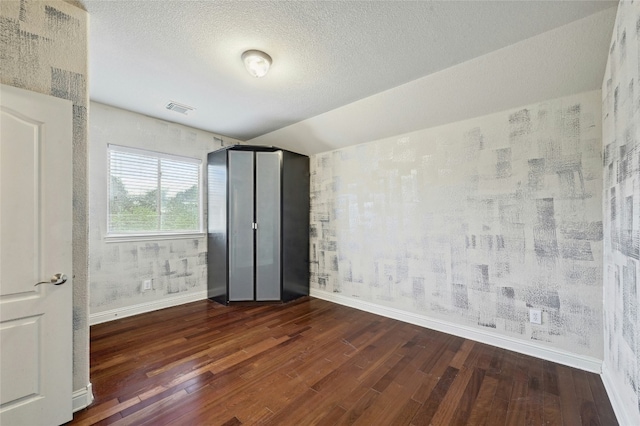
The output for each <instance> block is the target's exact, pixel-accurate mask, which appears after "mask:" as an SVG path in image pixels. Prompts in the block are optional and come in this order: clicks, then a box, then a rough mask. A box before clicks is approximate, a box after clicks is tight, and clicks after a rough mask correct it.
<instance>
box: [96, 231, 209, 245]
mask: <svg viewBox="0 0 640 426" xmlns="http://www.w3.org/2000/svg"><path fill="white" fill-rule="evenodd" d="M206 236H207V233H206V232H189V233H176V234H153V235H148V234H145V235H141V234H111V235H107V236H105V237H104V242H105V243H127V242H137V241H161V240H188V239H192V238H204V237H206Z"/></svg>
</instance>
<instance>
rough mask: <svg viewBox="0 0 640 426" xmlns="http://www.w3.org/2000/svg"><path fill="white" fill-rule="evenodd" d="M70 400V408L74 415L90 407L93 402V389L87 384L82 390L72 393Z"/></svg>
mask: <svg viewBox="0 0 640 426" xmlns="http://www.w3.org/2000/svg"><path fill="white" fill-rule="evenodd" d="M71 400H72V405H71V406H72V409H73V412H74V413H75V412H76V411H79V410H82V409H83V408H87V407H88V406H89V405H91V403H92V402H93V387H92V385H91V383H89V384H88V385H87V386H85V387H84V388H82V389H78V390H76V391H73V394H71Z"/></svg>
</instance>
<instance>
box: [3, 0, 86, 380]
mask: <svg viewBox="0 0 640 426" xmlns="http://www.w3.org/2000/svg"><path fill="white" fill-rule="evenodd" d="M88 20H89V18H88V14H87V13H86V12H85V11H84V10H82V9H79V8H77V7H75V6H73V5H71V4H69V3H67V2H63V1H52V0H45V1H35V0H34V1H31V0H24V1H2V2H0V81H1V82H2V83H3V84H8V85H11V86H15V87H19V88H22V89H27V90H31V91H34V92H38V93H43V94H45V95H51V96H55V97H58V98H62V99H68V100H70V101H72V102H73V388H74V390H81V389H85V387H86V386H87V384H88V383H89V325H88V301H87V282H88V266H87V259H88V256H87V191H88V190H87V108H88V103H89V94H88V88H87V24H88Z"/></svg>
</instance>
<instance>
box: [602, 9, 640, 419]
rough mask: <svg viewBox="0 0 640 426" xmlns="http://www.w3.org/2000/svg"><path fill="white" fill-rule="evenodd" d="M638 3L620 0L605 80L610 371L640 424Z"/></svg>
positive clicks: (607, 349)
mask: <svg viewBox="0 0 640 426" xmlns="http://www.w3.org/2000/svg"><path fill="white" fill-rule="evenodd" d="M639 37H640V3H638V2H628V1H621V2H620V5H619V8H618V16H617V19H616V24H615V27H614V33H613V37H612V41H611V48H610V50H609V61H608V63H607V69H606V72H605V77H604V80H603V84H602V116H603V145H604V154H603V157H604V163H603V165H604V170H603V174H604V193H603V196H604V219H603V221H604V327H605V338H606V344H605V367H606V368H605V375H607V376H608V377H607V379H609V380H610V381H611V383H612V384H613V389H614V390H615V392H616V393H617V398H619V400H620V403H621V405H622V406H624V407H627V408H628V412H627V413H626V414H627V415H628V416H631V418H630V419H629V420H630V421H632V422H633V424H640V309H639V307H640V292H639V291H638V278H639V277H640V135H639V133H638V131H639V129H640V88H639V87H638V85H639V83H640V81H639V80H638V79H639V78H640V41H639V40H638V38H639Z"/></svg>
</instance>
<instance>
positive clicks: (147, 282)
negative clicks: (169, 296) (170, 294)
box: [142, 280, 151, 291]
mask: <svg viewBox="0 0 640 426" xmlns="http://www.w3.org/2000/svg"><path fill="white" fill-rule="evenodd" d="M147 290H151V280H144V281H142V291H147Z"/></svg>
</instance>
